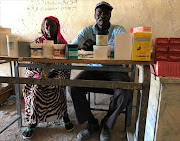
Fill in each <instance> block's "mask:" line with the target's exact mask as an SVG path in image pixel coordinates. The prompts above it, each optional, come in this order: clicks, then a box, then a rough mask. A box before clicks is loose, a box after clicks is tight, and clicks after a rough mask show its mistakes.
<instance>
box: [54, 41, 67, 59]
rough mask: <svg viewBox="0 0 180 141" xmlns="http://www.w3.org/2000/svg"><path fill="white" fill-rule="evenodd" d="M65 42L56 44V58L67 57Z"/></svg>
mask: <svg viewBox="0 0 180 141" xmlns="http://www.w3.org/2000/svg"><path fill="white" fill-rule="evenodd" d="M65 46H66V45H65V44H54V58H57V59H64V58H65Z"/></svg>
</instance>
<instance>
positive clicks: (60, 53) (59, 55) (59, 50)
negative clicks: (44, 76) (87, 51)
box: [54, 49, 65, 57]
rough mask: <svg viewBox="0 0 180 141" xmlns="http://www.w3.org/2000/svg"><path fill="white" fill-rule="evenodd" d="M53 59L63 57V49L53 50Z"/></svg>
mask: <svg viewBox="0 0 180 141" xmlns="http://www.w3.org/2000/svg"><path fill="white" fill-rule="evenodd" d="M54 56H55V57H65V49H54Z"/></svg>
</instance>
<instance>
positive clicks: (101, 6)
mask: <svg viewBox="0 0 180 141" xmlns="http://www.w3.org/2000/svg"><path fill="white" fill-rule="evenodd" d="M112 9H113V7H112V6H111V5H110V4H109V3H107V2H104V1H102V2H100V3H98V4H97V5H96V7H95V15H94V17H95V19H96V24H95V25H90V26H87V27H84V28H83V29H82V30H81V31H80V32H79V34H78V36H77V37H76V38H75V39H74V40H73V42H72V44H78V46H79V48H80V49H83V50H87V51H90V50H93V45H94V44H95V41H96V34H97V33H98V32H107V33H108V43H109V44H112V43H113V42H114V38H115V33H123V32H125V29H124V28H123V27H122V26H118V25H112V24H111V23H110V22H109V21H110V18H111V11H112ZM75 79H84V80H105V81H129V77H128V75H127V74H126V73H120V72H109V71H82V72H81V73H80V74H78V75H77V76H76V78H75ZM70 92H71V97H72V101H73V104H74V109H75V113H76V118H77V123H78V124H82V123H84V122H85V121H88V125H87V127H86V128H85V129H83V130H82V131H80V132H79V133H78V135H77V140H79V141H84V140H87V139H89V138H90V137H91V135H92V134H93V133H95V132H97V131H99V130H101V132H100V141H109V140H111V134H110V129H112V128H113V127H114V124H115V121H116V119H117V117H118V116H119V114H120V113H121V112H122V111H123V110H124V108H125V107H126V106H127V103H128V100H129V94H128V92H127V90H122V89H100V88H82V87H71V88H70ZM87 92H95V93H110V94H112V95H113V96H112V97H111V99H110V105H109V111H108V113H107V115H106V116H105V117H104V118H103V119H102V121H101V124H100V126H99V124H98V120H97V119H96V118H95V117H94V116H93V114H92V113H91V110H90V104H89V102H88V100H87V99H86V94H87Z"/></svg>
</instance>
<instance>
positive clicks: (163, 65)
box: [150, 61, 180, 77]
mask: <svg viewBox="0 0 180 141" xmlns="http://www.w3.org/2000/svg"><path fill="white" fill-rule="evenodd" d="M153 66H154V69H153V67H152V66H150V69H151V72H152V73H153V74H156V75H157V76H169V77H180V62H167V61H157V62H156V64H154V65H153Z"/></svg>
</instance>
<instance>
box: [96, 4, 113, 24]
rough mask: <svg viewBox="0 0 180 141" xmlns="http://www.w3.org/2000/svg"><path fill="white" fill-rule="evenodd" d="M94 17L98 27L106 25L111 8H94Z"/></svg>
mask: <svg viewBox="0 0 180 141" xmlns="http://www.w3.org/2000/svg"><path fill="white" fill-rule="evenodd" d="M94 17H95V19H96V23H97V25H98V26H99V27H103V26H107V25H109V20H110V18H111V10H110V9H109V8H107V7H98V8H96V10H95V15H94Z"/></svg>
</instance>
